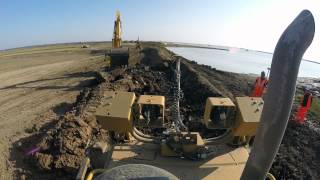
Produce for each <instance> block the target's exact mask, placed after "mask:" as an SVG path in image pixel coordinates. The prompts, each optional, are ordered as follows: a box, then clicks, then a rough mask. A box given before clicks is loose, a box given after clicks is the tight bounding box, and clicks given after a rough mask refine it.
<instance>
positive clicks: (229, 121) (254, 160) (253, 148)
mask: <svg viewBox="0 0 320 180" xmlns="http://www.w3.org/2000/svg"><path fill="white" fill-rule="evenodd" d="M118 18H119V22H120V16H117V20H118ZM116 22H117V21H116ZM115 25H117V27H120V26H119V24H117V23H115ZM117 29H118V28H117ZM314 31H315V24H314V19H313V16H312V14H311V12H309V11H308V10H304V11H302V12H301V13H300V14H299V15H298V16H297V18H296V19H295V20H294V21H293V22H292V23H291V24H290V25H289V26H288V27H287V29H286V30H285V31H284V32H283V34H282V35H281V37H280V39H279V41H278V43H277V45H276V48H275V51H274V54H273V60H272V66H271V73H270V84H269V86H268V92H267V94H266V95H265V97H264V99H262V98H259V97H258V98H253V97H236V98H235V101H232V100H231V99H230V98H227V97H208V98H207V100H206V103H205V104H206V105H205V107H204V109H205V110H204V114H203V118H202V120H201V122H199V123H201V124H203V126H204V127H205V128H204V130H203V131H189V127H188V124H185V123H184V122H183V121H182V120H181V115H180V110H179V109H180V104H179V101H180V98H181V92H180V76H181V74H180V58H176V70H175V74H176V81H175V82H176V83H177V84H176V88H175V92H174V97H175V98H174V105H173V108H171V109H170V111H171V112H170V113H171V116H170V118H166V117H165V116H164V115H165V113H166V112H167V111H166V105H165V98H166V97H164V96H158V95H140V96H139V97H136V94H135V93H133V92H121V91H106V92H104V98H103V99H102V102H101V106H100V107H99V108H98V109H97V111H96V118H97V121H98V122H99V123H100V124H101V126H102V128H104V129H106V130H108V131H109V132H112V133H111V134H112V137H111V138H113V139H114V140H115V141H114V143H110V142H96V143H95V144H94V145H93V146H92V148H91V149H90V151H89V152H88V156H87V158H85V159H84V160H83V162H82V165H81V168H80V170H79V172H78V175H77V177H76V179H79V180H82V179H88V180H91V179H96V180H104V179H166V180H169V179H170V180H171V179H172V180H173V179H224V180H228V179H232V180H233V179H242V180H247V179H248V180H251V179H254V180H263V179H265V178H269V179H275V178H274V177H273V176H272V175H271V174H270V173H269V169H270V167H271V165H272V161H273V159H274V157H275V155H276V153H277V151H278V148H279V146H280V143H281V140H282V137H283V135H284V131H285V129H286V125H287V123H288V118H289V115H290V110H291V106H292V102H293V96H294V92H295V85H296V80H297V74H298V71H299V66H300V62H301V58H302V56H303V54H304V52H305V51H306V49H307V48H308V47H309V45H310V44H311V42H312V40H313V36H314ZM113 40H114V42H115V43H113V44H114V45H120V44H117V43H116V42H117V40H121V38H119V37H116V36H115V38H114V39H113ZM118 42H119V41H118ZM186 98H187V97H186ZM208 134H211V135H209V136H208ZM252 142H253V145H251V143H252Z"/></svg>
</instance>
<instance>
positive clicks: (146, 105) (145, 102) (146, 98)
mask: <svg viewBox="0 0 320 180" xmlns="http://www.w3.org/2000/svg"><path fill="white" fill-rule="evenodd" d="M164 101H165V98H164V96H155V95H141V96H140V97H139V99H138V102H137V106H138V112H139V121H138V124H140V126H151V127H162V126H163V124H164V109H165V105H164ZM150 123H151V124H150Z"/></svg>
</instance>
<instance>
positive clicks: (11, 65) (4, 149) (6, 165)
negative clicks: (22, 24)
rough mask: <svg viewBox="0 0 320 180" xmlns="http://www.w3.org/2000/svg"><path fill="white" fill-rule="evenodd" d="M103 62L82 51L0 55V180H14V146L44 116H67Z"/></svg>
mask: <svg viewBox="0 0 320 180" xmlns="http://www.w3.org/2000/svg"><path fill="white" fill-rule="evenodd" d="M103 63H104V61H103V58H101V56H100V57H99V56H93V55H90V54H89V53H88V52H87V50H85V49H83V50H82V49H80V48H79V49H78V51H77V52H72V51H67V52H53V53H41V52H40V53H36V54H32V53H28V54H25V55H23V54H22V55H21V54H20V55H19V56H15V55H13V56H1V54H0V82H1V83H0V114H1V115H0V129H1V131H0V152H1V154H0V179H11V178H13V176H12V173H13V171H14V166H15V162H14V161H9V150H10V148H12V146H11V144H12V143H13V142H14V141H16V140H17V139H20V138H22V137H25V136H28V133H27V132H28V129H30V128H32V124H35V123H38V122H37V120H41V118H37V117H39V116H40V115H41V114H44V113H46V112H47V113H49V114H50V115H51V116H59V115H62V114H64V113H65V111H66V110H68V106H69V107H71V104H72V103H73V102H74V101H75V99H76V97H77V95H78V94H79V92H80V90H82V89H83V87H86V86H89V85H90V83H92V80H93V78H94V75H95V74H94V73H93V70H96V69H97V68H99V67H101V65H102V64H103ZM49 110H51V112H48V111H49Z"/></svg>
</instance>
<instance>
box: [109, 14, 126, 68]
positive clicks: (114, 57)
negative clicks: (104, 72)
mask: <svg viewBox="0 0 320 180" xmlns="http://www.w3.org/2000/svg"><path fill="white" fill-rule="evenodd" d="M121 36H122V25H121V18H120V12H119V11H117V13H116V20H115V21H114V29H113V38H112V49H110V51H108V52H107V53H106V56H109V57H110V60H111V61H110V66H111V68H116V67H119V66H127V65H128V59H129V48H128V47H123V46H122V38H121Z"/></svg>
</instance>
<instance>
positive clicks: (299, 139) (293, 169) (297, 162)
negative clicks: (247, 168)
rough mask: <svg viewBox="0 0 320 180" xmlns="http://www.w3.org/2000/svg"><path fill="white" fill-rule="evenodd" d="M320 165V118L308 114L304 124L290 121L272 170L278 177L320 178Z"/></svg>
mask: <svg viewBox="0 0 320 180" xmlns="http://www.w3.org/2000/svg"><path fill="white" fill-rule="evenodd" d="M319 167H320V132H319V119H315V116H314V115H312V114H308V121H307V122H306V123H305V124H303V125H300V124H297V123H295V122H294V121H292V120H291V121H289V123H288V127H287V130H286V132H285V135H284V138H283V140H282V144H281V146H280V149H279V151H278V154H277V156H276V158H275V160H274V163H273V165H272V168H271V170H270V172H271V173H272V174H274V175H275V177H276V178H277V179H319V178H320V170H319Z"/></svg>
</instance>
